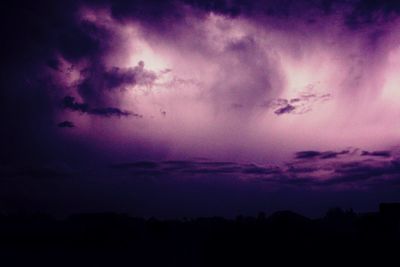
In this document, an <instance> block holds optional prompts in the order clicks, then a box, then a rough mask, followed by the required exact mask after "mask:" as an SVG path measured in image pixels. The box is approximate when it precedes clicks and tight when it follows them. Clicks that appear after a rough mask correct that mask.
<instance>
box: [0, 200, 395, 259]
mask: <svg viewBox="0 0 400 267" xmlns="http://www.w3.org/2000/svg"><path fill="white" fill-rule="evenodd" d="M399 241H400V204H381V206H380V211H379V212H376V213H368V214H356V213H354V212H353V211H351V210H348V211H344V210H342V209H340V208H335V209H331V210H329V211H328V212H327V214H326V216H324V217H323V218H320V219H313V220H312V219H308V218H306V217H303V216H301V215H298V214H295V213H293V212H290V211H280V212H276V213H274V214H272V215H271V216H269V217H267V216H265V214H263V213H260V214H259V215H258V216H257V217H243V216H238V217H237V218H236V219H235V220H227V219H224V218H219V217H213V218H197V219H182V220H163V221H161V220H157V219H154V218H150V219H142V218H133V217H130V216H128V215H124V214H115V213H101V214H77V215H73V216H70V217H68V218H66V219H62V220H60V219H54V218H52V217H50V216H47V215H44V214H29V215H28V214H3V215H2V216H0V255H1V262H2V264H1V266H282V265H286V264H289V263H290V264H296V265H298V264H304V263H306V264H307V265H318V266H326V265H331V264H335V265H337V264H340V265H342V264H343V265H347V264H356V265H357V266H360V265H362V264H371V263H374V264H377V266H398V263H399V258H398V256H399V255H400V253H399V251H400V250H399V248H400V243H399Z"/></svg>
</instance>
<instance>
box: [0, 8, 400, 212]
mask: <svg viewBox="0 0 400 267" xmlns="http://www.w3.org/2000/svg"><path fill="white" fill-rule="evenodd" d="M399 16H400V4H399V3H398V2H397V1H394V0H382V1H377V0H338V1H334V0H297V1H295V0H281V1H278V0H261V1H244V0H205V1H199V0H197V1H196V0H175V1H156V0H149V1H140V0H133V1H128V0H72V1H50V0H39V1H34V2H33V1H24V0H22V1H14V2H13V3H8V4H3V8H2V16H1V18H0V25H1V28H0V29H1V30H0V34H1V35H2V40H4V41H2V44H1V47H0V51H1V52H0V53H1V58H2V64H1V72H0V84H1V86H0V119H1V122H2V123H1V129H0V147H1V150H0V211H4V212H17V211H44V212H49V213H54V214H69V213H75V212H98V211H115V212H126V213H130V214H132V215H136V216H147V217H150V216H156V217H165V218H170V217H184V216H189V217H196V216H227V217H229V216H236V215H238V214H250V215H254V214H256V213H257V212H259V211H267V212H272V211H275V210H279V209H291V210H294V211H298V212H301V213H303V214H306V215H309V216H317V215H320V214H321V213H322V212H324V211H325V210H326V209H327V208H329V207H334V206H342V207H344V208H354V209H356V210H359V211H369V210H375V209H376V208H377V206H378V204H379V203H380V202H384V201H400V149H399V145H398V144H399V134H400V123H399V118H400V109H399V104H400V91H399V86H400V76H399V75H398V69H399V68H400V31H398V29H399V28H400V20H399Z"/></svg>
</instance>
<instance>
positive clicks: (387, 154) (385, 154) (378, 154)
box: [361, 151, 391, 158]
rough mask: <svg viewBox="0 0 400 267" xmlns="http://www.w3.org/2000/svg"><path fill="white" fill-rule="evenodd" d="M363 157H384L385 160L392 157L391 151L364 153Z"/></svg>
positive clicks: (362, 153)
mask: <svg viewBox="0 0 400 267" xmlns="http://www.w3.org/2000/svg"><path fill="white" fill-rule="evenodd" d="M361 156H372V157H383V158H389V157H390V156H391V152H390V151H372V152H369V151H363V152H361Z"/></svg>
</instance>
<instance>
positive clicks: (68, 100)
mask: <svg viewBox="0 0 400 267" xmlns="http://www.w3.org/2000/svg"><path fill="white" fill-rule="evenodd" d="M63 106H64V108H65V109H68V110H72V111H77V112H81V113H85V114H90V115H97V116H102V117H112V116H115V117H124V116H131V115H132V116H135V117H141V115H139V114H136V113H132V112H129V111H123V110H120V109H118V108H113V107H105V108H90V107H89V105H88V104H86V103H78V102H76V101H75V98H74V97H72V96H66V97H64V99H63Z"/></svg>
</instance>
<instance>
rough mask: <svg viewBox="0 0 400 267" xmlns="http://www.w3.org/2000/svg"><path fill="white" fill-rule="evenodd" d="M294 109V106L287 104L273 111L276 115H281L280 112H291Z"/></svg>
mask: <svg viewBox="0 0 400 267" xmlns="http://www.w3.org/2000/svg"><path fill="white" fill-rule="evenodd" d="M295 109H296V107H294V106H292V105H290V104H289V105H286V106H284V107H282V108H278V109H277V110H275V111H274V113H275V114H276V115H282V114H287V113H292V112H293V111H294V110H295Z"/></svg>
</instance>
